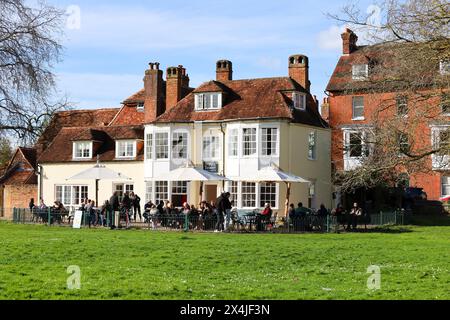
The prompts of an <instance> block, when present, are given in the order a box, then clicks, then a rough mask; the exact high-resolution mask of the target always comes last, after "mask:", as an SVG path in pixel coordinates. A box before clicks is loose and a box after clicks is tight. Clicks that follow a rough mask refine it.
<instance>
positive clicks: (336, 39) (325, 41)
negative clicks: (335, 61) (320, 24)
mask: <svg viewBox="0 0 450 320" xmlns="http://www.w3.org/2000/svg"><path fill="white" fill-rule="evenodd" d="M343 31H344V27H338V26H331V27H329V28H328V29H326V30H323V31H321V32H319V34H318V35H317V45H318V46H319V48H320V49H324V50H338V49H340V48H342V40H341V33H342V32H343Z"/></svg>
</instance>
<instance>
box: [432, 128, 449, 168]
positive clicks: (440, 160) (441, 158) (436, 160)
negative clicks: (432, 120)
mask: <svg viewBox="0 0 450 320" xmlns="http://www.w3.org/2000/svg"><path fill="white" fill-rule="evenodd" d="M447 130H450V125H438V126H431V143H432V146H433V148H434V149H435V150H436V149H438V148H439V147H440V144H441V141H440V140H441V132H444V131H447ZM431 158H432V164H433V169H434V170H450V154H438V153H435V154H433V155H432V157H431Z"/></svg>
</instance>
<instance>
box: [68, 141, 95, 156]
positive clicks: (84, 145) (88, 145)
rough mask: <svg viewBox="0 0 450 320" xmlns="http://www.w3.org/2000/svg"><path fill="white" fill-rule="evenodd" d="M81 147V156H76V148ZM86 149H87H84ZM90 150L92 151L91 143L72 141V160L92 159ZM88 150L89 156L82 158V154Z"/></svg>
mask: <svg viewBox="0 0 450 320" xmlns="http://www.w3.org/2000/svg"><path fill="white" fill-rule="evenodd" d="M79 146H82V147H83V149H81V150H82V151H81V156H78V155H77V151H78V147H79ZM86 147H87V149H86ZM92 149H93V143H92V141H74V142H73V145H72V158H73V159H75V160H87V159H92ZM86 150H88V151H89V155H88V156H84V152H85V151H86Z"/></svg>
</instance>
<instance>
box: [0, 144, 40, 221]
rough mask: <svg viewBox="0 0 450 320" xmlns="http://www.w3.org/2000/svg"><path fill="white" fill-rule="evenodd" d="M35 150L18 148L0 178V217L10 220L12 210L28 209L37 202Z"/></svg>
mask: <svg viewBox="0 0 450 320" xmlns="http://www.w3.org/2000/svg"><path fill="white" fill-rule="evenodd" d="M35 168H36V150H35V149H33V148H23V147H20V148H18V149H17V150H16V152H15V153H14V155H13V157H12V158H11V160H10V162H9V164H8V165H7V166H6V168H5V170H4V171H3V172H2V174H1V176H0V216H1V217H3V218H5V219H11V218H12V208H15V207H18V208H28V204H29V202H30V199H32V198H33V199H34V200H35V201H36V200H37V176H36V174H35Z"/></svg>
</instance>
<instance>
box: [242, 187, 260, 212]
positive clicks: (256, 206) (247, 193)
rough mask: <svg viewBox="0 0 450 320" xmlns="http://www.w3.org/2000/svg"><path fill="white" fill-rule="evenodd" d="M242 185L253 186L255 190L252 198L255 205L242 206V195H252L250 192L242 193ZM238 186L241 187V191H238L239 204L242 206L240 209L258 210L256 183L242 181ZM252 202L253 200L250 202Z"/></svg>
mask: <svg viewBox="0 0 450 320" xmlns="http://www.w3.org/2000/svg"><path fill="white" fill-rule="evenodd" d="M244 184H246V185H247V184H248V185H252V184H253V185H254V188H255V192H254V193H253V196H254V197H255V200H254V201H255V205H254V206H245V205H244V195H250V196H251V195H252V193H250V192H244ZM240 185H241V188H240V189H241V190H240V195H241V204H242V208H243V209H255V208H258V183H256V182H249V181H242V182H241V183H240ZM249 187H251V186H249ZM252 201H253V200H252Z"/></svg>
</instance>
